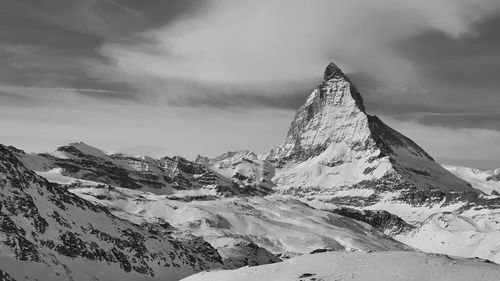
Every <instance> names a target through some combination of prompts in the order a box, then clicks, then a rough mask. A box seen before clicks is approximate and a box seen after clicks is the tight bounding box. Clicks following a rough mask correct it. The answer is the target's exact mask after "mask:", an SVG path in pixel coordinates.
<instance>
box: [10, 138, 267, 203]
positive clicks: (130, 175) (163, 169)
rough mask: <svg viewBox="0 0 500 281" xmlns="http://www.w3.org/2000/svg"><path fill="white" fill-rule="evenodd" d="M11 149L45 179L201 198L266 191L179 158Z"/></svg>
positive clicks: (77, 147) (80, 146)
mask: <svg viewBox="0 0 500 281" xmlns="http://www.w3.org/2000/svg"><path fill="white" fill-rule="evenodd" d="M11 150H12V152H13V153H14V154H15V155H16V157H17V158H18V159H19V160H20V161H21V162H22V163H23V164H24V165H25V166H26V167H28V168H29V169H32V170H34V171H37V172H42V173H44V175H46V176H49V177H50V176H51V174H52V176H57V175H54V174H59V175H61V176H68V177H71V178H77V179H80V180H87V181H93V182H99V183H103V184H109V185H113V186H120V187H125V188H129V189H137V190H143V191H151V192H153V193H156V194H174V193H177V192H179V191H200V192H199V193H200V194H203V195H220V196H229V195H233V194H262V193H263V192H264V193H265V192H266V190H260V189H258V188H246V186H244V185H239V184H236V183H234V182H232V181H231V179H228V178H225V177H224V176H222V175H220V174H218V173H216V172H214V171H212V170H210V169H209V168H208V167H205V166H204V165H200V164H198V163H195V162H191V161H188V160H186V159H184V158H182V157H180V156H175V157H163V158H160V159H153V158H150V157H146V156H144V157H133V156H130V155H125V154H108V153H105V152H103V151H102V150H99V149H97V148H95V147H92V146H89V145H87V144H85V143H83V142H79V143H70V144H68V145H66V146H62V147H59V148H58V149H57V150H56V151H54V152H52V153H41V154H27V153H24V151H22V150H19V149H15V148H11Z"/></svg>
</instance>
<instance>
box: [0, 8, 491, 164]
mask: <svg viewBox="0 0 500 281" xmlns="http://www.w3.org/2000/svg"><path fill="white" fill-rule="evenodd" d="M283 3H284V2H283V1H280V0H273V1H255V2H252V3H248V2H233V1H221V0H196V1H189V2H186V1H178V0H175V1H160V0H151V1H148V2H143V1H133V0H106V1H95V0H79V1H76V2H74V3H67V2H65V1H63V0H57V1H48V0H40V1H34V2H29V1H28V2H23V3H21V2H19V1H16V0H7V1H4V2H3V3H2V4H0V8H1V9H0V22H1V23H2V26H3V27H4V28H3V29H2V30H1V31H0V34H1V36H0V41H1V42H2V44H0V59H1V61H2V62H3V69H2V70H1V75H0V107H1V109H0V116H1V117H0V130H2V132H3V133H2V136H1V138H0V143H2V144H5V145H12V146H14V147H16V148H19V149H22V150H25V151H27V152H35V153H40V152H51V151H54V150H56V149H57V148H58V147H60V146H63V145H66V144H68V143H71V142H76V141H83V142H85V143H86V144H88V145H90V146H94V147H97V148H99V149H102V150H105V151H117V152H125V153H129V154H132V155H135V154H142V155H149V156H153V157H158V156H159V155H162V156H174V155H180V156H182V157H185V158H187V159H194V157H195V156H196V155H203V156H208V157H214V156H217V155H220V154H222V153H224V152H227V151H237V150H245V149H248V150H250V151H253V152H255V153H265V152H268V151H269V150H270V149H271V148H273V147H275V146H277V145H279V144H280V143H281V142H282V141H283V140H284V139H285V137H286V133H287V131H288V128H289V126H290V123H291V121H292V119H293V116H294V114H295V112H296V110H297V109H298V107H299V106H300V105H301V104H303V103H304V102H305V101H306V98H307V97H308V96H309V94H310V93H311V92H312V90H313V89H314V88H315V87H316V85H317V84H318V83H319V82H320V81H321V77H322V74H323V70H324V68H325V67H326V66H327V65H328V64H329V63H330V62H332V61H333V62H335V63H337V64H338V65H339V66H340V67H341V68H342V69H343V70H344V71H345V72H346V73H347V75H348V76H349V77H350V78H351V80H352V81H353V82H354V85H356V86H357V88H358V89H359V90H360V92H361V95H362V96H363V99H364V104H365V107H366V109H367V113H368V114H370V115H377V116H379V117H380V118H381V119H382V120H383V121H384V122H385V123H387V124H388V125H389V126H391V127H392V128H394V129H395V130H397V131H399V132H401V133H402V134H404V135H405V136H407V137H409V138H410V139H412V140H413V141H415V142H416V143H417V144H418V145H419V146H421V147H422V148H423V149H424V150H426V151H427V152H428V153H429V154H430V155H431V156H433V157H434V159H435V160H436V161H437V162H438V163H442V164H450V165H457V166H465V167H475V168H482V169H493V168H499V167H500V148H499V147H498V143H500V122H499V121H500V111H499V109H498V105H499V104H500V95H499V94H498V90H499V89H500V80H498V79H496V76H497V73H500V30H498V28H497V26H498V24H499V23H500V3H499V2H497V1H493V0H492V1H484V2H483V3H481V5H478V4H476V3H473V2H472V1H453V0H443V1H440V2H439V3H436V4H435V5H434V6H432V7H428V6H426V5H425V3H419V2H418V1H413V2H412V1H410V2H406V3H401V2H400V1H396V0H384V2H383V3H382V4H381V5H376V4H373V3H371V2H370V1H361V2H359V3H342V2H341V1H316V2H312V3H308V4H305V3H303V2H301V1H287V2H286V3H287V5H286V8H285V6H284V5H283ZM332 11H333V12H332ZM435 11H438V12H435ZM332 15H333V16H332ZM297 18H300V19H302V20H301V21H297V20H296V19H297ZM354 18H356V21H353V20H352V19H354ZM345 22H350V24H349V25H345V24H340V23H345ZM325 26H326V27H328V28H326V29H325ZM325 30H326V31H325ZM228 42H229V43H228ZM137 152H140V153H137Z"/></svg>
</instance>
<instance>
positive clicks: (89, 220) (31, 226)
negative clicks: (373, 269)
mask: <svg viewBox="0 0 500 281" xmlns="http://www.w3.org/2000/svg"><path fill="white" fill-rule="evenodd" d="M0 189H1V195H0V261H1V262H0V267H1V269H2V270H3V273H2V278H4V280H11V279H16V280H73V279H74V280H82V279H85V280H89V279H92V278H94V279H93V280H119V279H120V280H134V279H136V278H152V277H155V276H164V277H165V276H170V277H165V278H166V279H164V280H177V279H178V278H180V277H183V276H187V275H189V274H191V273H193V272H197V271H201V270H205V269H209V268H212V267H217V266H221V262H222V261H221V258H220V256H219V255H218V254H217V253H216V252H215V250H213V248H211V246H210V245H208V244H204V245H203V247H204V248H207V249H208V250H207V251H199V250H198V249H196V247H191V246H190V245H192V243H190V242H189V241H183V240H180V239H176V238H173V237H171V236H169V235H168V233H167V232H166V231H165V230H164V229H162V228H157V227H151V228H150V229H149V231H147V230H145V229H143V228H141V227H139V226H137V225H134V224H132V223H130V222H127V221H124V220H121V219H118V218H116V217H115V216H113V215H111V213H110V211H109V210H108V209H106V208H104V207H100V206H97V205H95V204H92V203H90V202H88V201H85V200H83V199H81V198H80V197H78V196H76V195H74V194H72V193H69V192H68V191H67V190H65V189H64V188H62V187H60V186H58V185H57V184H51V183H49V182H47V181H46V180H45V179H43V178H41V177H39V176H37V175H36V174H35V173H34V172H32V171H30V170H28V169H26V168H25V167H24V166H23V165H22V163H21V162H19V161H18V159H17V158H16V157H15V156H14V155H13V154H12V153H11V152H10V151H9V150H8V149H7V148H5V147H4V146H1V145H0ZM198 245H199V243H198ZM210 249H212V250H213V251H209V250H210ZM76 264H78V266H76ZM19 268H22V270H18V269H19ZM111 276H113V278H111ZM141 276H142V277H141ZM9 278H11V279H9Z"/></svg>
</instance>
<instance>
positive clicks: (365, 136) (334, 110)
mask: <svg viewBox="0 0 500 281" xmlns="http://www.w3.org/2000/svg"><path fill="white" fill-rule="evenodd" d="M324 78H325V80H324V81H323V82H322V83H321V84H320V85H319V86H318V87H317V88H316V89H315V90H314V91H313V92H312V93H311V95H310V96H309V98H308V99H307V101H306V102H305V104H304V105H302V106H301V107H300V108H299V109H298V111H297V114H296V115H295V118H294V120H293V121H292V124H291V126H290V129H289V131H288V134H287V137H286V139H285V141H284V142H283V143H282V144H281V145H279V146H277V147H276V148H274V149H273V150H272V151H271V152H270V153H269V155H268V157H267V159H268V160H270V161H272V162H275V163H278V166H279V167H284V168H285V170H283V172H281V173H280V175H279V176H278V177H277V182H278V185H281V186H284V187H286V186H291V187H296V186H313V187H318V186H319V187H325V186H329V187H331V186H349V185H354V184H357V183H360V182H363V181H374V180H379V179H381V178H383V177H393V178H399V179H401V181H402V182H404V183H405V184H406V185H408V186H414V187H416V188H417V189H435V188H442V189H443V190H452V189H453V190H469V189H470V187H469V186H468V185H467V183H466V182H464V181H462V180H459V179H458V178H456V177H454V176H453V175H452V174H451V173H449V172H448V171H446V170H445V169H444V168H442V167H441V166H440V165H439V164H437V163H436V162H434V160H433V159H432V157H431V156H430V155H429V154H427V153H426V152H425V151H424V150H423V149H422V148H421V147H419V146H418V145H417V144H416V143H414V142H413V141H412V140H410V139H409V138H407V137H405V136H404V135H402V134H401V133H399V132H397V131H395V130H393V129H392V128H390V127H389V126H387V125H386V124H384V123H383V122H382V121H381V120H380V119H379V118H377V117H376V116H371V115H368V114H367V113H366V111H365V107H364V105H363V99H362V97H361V94H360V93H359V91H358V90H357V89H356V87H355V86H354V85H353V83H352V82H351V80H350V79H349V78H348V77H347V75H345V74H344V72H343V71H342V70H341V69H340V68H339V67H338V66H337V65H336V64H335V63H330V64H329V65H328V66H327V67H326V69H325V73H324Z"/></svg>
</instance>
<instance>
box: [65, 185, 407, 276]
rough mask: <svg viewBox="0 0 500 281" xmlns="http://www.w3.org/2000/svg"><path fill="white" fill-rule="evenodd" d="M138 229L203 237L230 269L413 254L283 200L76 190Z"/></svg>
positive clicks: (362, 227)
mask: <svg viewBox="0 0 500 281" xmlns="http://www.w3.org/2000/svg"><path fill="white" fill-rule="evenodd" d="M70 191H71V192H73V193H74V194H76V195H78V196H80V197H82V198H84V199H86V200H89V201H91V202H95V203H96V204H98V205H101V206H106V207H108V208H109V209H110V210H112V213H113V214H115V215H116V216H118V217H121V218H124V219H127V220H130V221H132V222H134V223H136V224H141V223H144V222H147V223H155V222H158V221H161V222H167V223H168V224H169V225H172V226H173V227H175V228H176V229H179V230H182V231H186V232H188V233H190V234H193V235H196V236H201V237H204V239H205V240H206V241H207V242H209V243H210V244H211V245H212V246H214V247H215V248H216V249H218V250H219V253H220V254H221V256H222V258H223V261H224V264H225V265H226V267H228V268H236V267H240V266H244V265H256V264H266V263H270V262H276V261H279V260H280V258H284V257H285V258H286V257H291V256H296V255H301V254H307V253H310V252H312V251H315V250H339V251H345V250H348V251H365V252H367V251H386V250H410V248H409V247H407V246H405V245H404V244H401V243H399V242H397V241H395V240H393V239H391V238H390V237H388V236H385V235H384V234H383V233H382V232H381V231H380V229H382V228H380V229H378V228H376V227H372V226H370V225H369V224H368V223H363V222H360V221H356V220H354V219H351V218H349V217H346V216H342V215H339V214H336V213H333V212H330V211H322V210H316V209H314V208H312V207H310V206H308V205H306V204H304V203H302V202H300V201H298V200H294V199H287V198H281V197H274V196H270V197H269V196H268V197H265V198H263V197H255V196H254V197H228V198H210V199H206V200H189V201H187V202H186V201H185V200H182V199H181V198H178V197H176V196H162V195H155V194H152V193H147V192H141V191H133V190H129V189H125V188H119V187H116V188H111V189H110V188H105V187H104V188H103V187H89V188H78V189H71V190H70Z"/></svg>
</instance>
